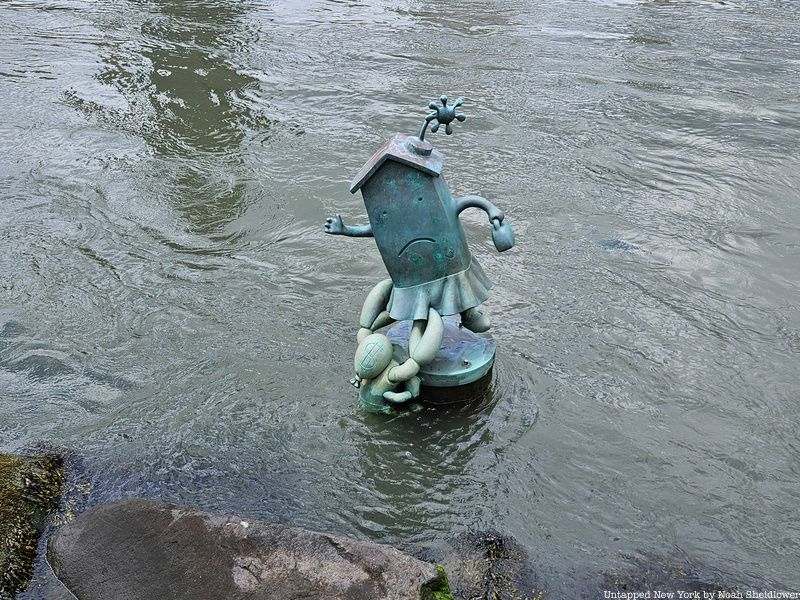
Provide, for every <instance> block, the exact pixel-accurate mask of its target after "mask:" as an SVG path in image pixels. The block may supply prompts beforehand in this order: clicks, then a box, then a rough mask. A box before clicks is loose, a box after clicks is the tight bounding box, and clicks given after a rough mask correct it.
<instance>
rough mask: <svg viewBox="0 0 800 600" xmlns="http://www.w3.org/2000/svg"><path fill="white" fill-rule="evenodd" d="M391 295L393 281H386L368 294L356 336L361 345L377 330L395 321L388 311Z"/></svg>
mask: <svg viewBox="0 0 800 600" xmlns="http://www.w3.org/2000/svg"><path fill="white" fill-rule="evenodd" d="M391 293H392V280H391V279H384V280H383V281H381V282H380V283H379V284H378V285H376V286H375V287H374V288H372V289H371V290H370V292H369V294H367V298H366V299H365V300H364V306H363V307H362V308H361V318H360V319H359V325H360V326H361V328H360V329H359V330H358V334H357V335H356V341H357V342H358V343H359V344H360V343H361V341H362V340H363V339H364V338H365V337H367V336H368V335H370V334H372V332H373V331H375V330H376V329H380V328H381V327H385V326H386V325H388V324H389V323H391V322H392V321H394V319H392V318H391V317H390V316H389V313H388V312H387V311H386V305H387V304H388V302H389V296H390V295H391Z"/></svg>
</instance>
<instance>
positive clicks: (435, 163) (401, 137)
mask: <svg viewBox="0 0 800 600" xmlns="http://www.w3.org/2000/svg"><path fill="white" fill-rule="evenodd" d="M415 148H416V150H415ZM426 152H427V154H426ZM387 160H393V161H396V162H399V163H401V164H404V165H407V166H409V167H412V168H415V169H419V170H420V171H422V172H423V173H427V174H428V175H432V176H433V177H438V176H439V174H440V173H441V172H442V166H443V165H444V155H443V154H442V153H441V152H439V151H438V150H433V146H431V145H430V143H429V142H422V141H420V139H419V138H418V137H417V136H415V135H405V134H402V133H397V134H395V135H394V136H393V137H392V138H391V139H389V140H388V141H387V142H386V143H385V144H384V145H383V146H381V147H380V148H379V149H378V151H377V152H376V153H375V154H373V155H372V158H370V159H369V160H368V161H367V162H366V164H365V165H364V166H363V167H361V170H360V171H359V172H358V173H357V174H356V176H355V178H354V179H353V183H352V184H351V185H350V192H351V193H353V194H355V193H356V192H357V191H358V190H359V189H360V188H361V186H362V185H364V184H365V183H366V182H367V180H369V178H370V177H372V176H373V175H374V174H375V173H376V172H377V171H378V169H380V168H381V166H382V165H383V163H385V162H386V161H387Z"/></svg>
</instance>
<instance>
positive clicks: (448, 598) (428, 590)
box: [422, 565, 453, 600]
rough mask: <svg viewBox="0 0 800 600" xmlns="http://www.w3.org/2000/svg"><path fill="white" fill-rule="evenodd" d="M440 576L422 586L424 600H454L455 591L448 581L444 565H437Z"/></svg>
mask: <svg viewBox="0 0 800 600" xmlns="http://www.w3.org/2000/svg"><path fill="white" fill-rule="evenodd" d="M436 571H437V572H438V573H439V577H438V578H437V579H435V580H434V581H432V582H430V583H427V584H425V585H424V586H422V600H453V592H451V591H450V584H449V583H448V581H447V573H446V572H445V570H444V567H443V566H442V565H436Z"/></svg>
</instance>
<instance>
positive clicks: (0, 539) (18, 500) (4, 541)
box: [0, 453, 64, 600]
mask: <svg viewBox="0 0 800 600" xmlns="http://www.w3.org/2000/svg"><path fill="white" fill-rule="evenodd" d="M63 481H64V470H63V459H62V457H60V456H57V455H45V456H13V455H9V454H2V453H0V600H7V599H11V598H13V597H14V596H15V595H16V594H17V593H19V592H21V591H22V590H24V589H25V587H26V586H27V584H28V581H29V580H30V578H31V576H32V575H33V562H34V560H35V558H36V545H37V541H38V539H39V536H40V535H41V533H42V532H43V531H44V529H45V527H47V523H48V517H49V514H50V513H51V512H53V511H54V510H56V509H57V508H58V503H59V498H60V496H61V485H62V483H63Z"/></svg>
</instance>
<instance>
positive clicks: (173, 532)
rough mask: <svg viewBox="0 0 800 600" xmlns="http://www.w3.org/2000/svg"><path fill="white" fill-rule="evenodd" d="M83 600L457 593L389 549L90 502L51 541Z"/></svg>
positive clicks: (399, 597) (180, 511)
mask: <svg viewBox="0 0 800 600" xmlns="http://www.w3.org/2000/svg"><path fill="white" fill-rule="evenodd" d="M48 559H49V561H50V564H51V565H52V567H53V571H54V572H55V574H56V575H57V576H58V577H59V579H61V581H62V582H64V584H66V586H67V587H68V588H69V589H70V590H71V591H72V593H74V594H75V595H76V596H77V597H78V598H81V600H94V599H98V600H100V599H102V600H152V599H153V598H159V599H160V600H171V599H175V600H177V599H186V600H189V599H192V600H200V599H217V598H219V599H225V600H239V599H241V600H244V599H247V600H250V599H252V600H257V599H272V598H275V599H278V598H279V599H281V600H293V599H300V598H303V599H310V598H320V599H322V598H325V599H327V600H336V599H340V600H379V599H382V598H387V599H389V598H391V599H392V600H404V599H409V600H411V599H413V600H420V598H422V599H424V600H451V598H452V596H451V595H450V592H449V589H448V586H447V578H446V576H445V575H444V571H443V570H442V569H441V568H438V567H437V566H436V565H433V564H430V563H426V562H423V561H420V560H418V559H416V558H413V557H411V556H408V555H406V554H404V553H402V552H400V551H399V550H396V549H394V548H391V547H389V546H384V545H379V544H373V543H370V542H361V541H356V540H352V539H348V538H345V537H341V536H335V535H328V534H324V533H315V532H312V531H306V530H304V529H298V528H294V527H287V526H284V525H275V524H270V523H263V522H259V521H250V520H244V519H241V518H238V517H227V516H215V515H211V514H209V513H204V512H201V511H198V510H190V509H185V508H178V507H176V506H173V505H169V504H164V503H160V502H154V501H150V500H142V499H133V500H125V501H122V502H116V503H113V504H107V505H103V506H99V507H95V508H90V509H89V510H87V511H86V512H84V513H82V514H80V515H78V517H76V518H75V520H74V521H72V522H71V523H69V524H67V525H65V526H64V527H63V528H62V529H61V530H59V531H58V532H57V533H56V534H55V535H54V536H53V537H52V538H51V539H50V544H49V548H48Z"/></svg>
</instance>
